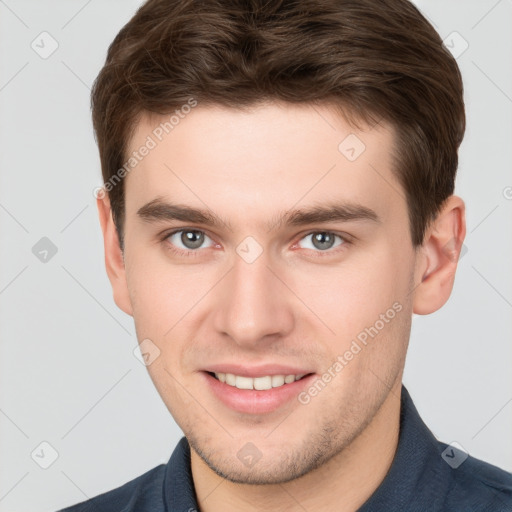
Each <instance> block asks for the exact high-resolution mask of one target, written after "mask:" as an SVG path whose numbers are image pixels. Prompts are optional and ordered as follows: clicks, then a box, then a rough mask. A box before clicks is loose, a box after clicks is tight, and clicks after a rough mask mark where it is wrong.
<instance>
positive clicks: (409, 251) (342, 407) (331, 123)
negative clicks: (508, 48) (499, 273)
mask: <svg viewBox="0 0 512 512" xmlns="http://www.w3.org/2000/svg"><path fill="white" fill-rule="evenodd" d="M92 105H93V121H94V128H95V133H96V136H97V140H98V145H99V150H100V156H101V162H102V172H103V177H104V182H105V186H104V192H105V193H101V194H99V195H98V210H99V215H100V222H101V227H102V231H103V236H104V242H105V262H106V268H107V273H108V276H109V279H110V281H111V284H112V288H113V293H114V299H115V302H116V304H117V305H118V306H119V307H120V308H121V309H122V310H123V311H124V312H126V313H127V314H129V315H132V316H133V318H134V321H135V328H136V332H137V338H138V340H139V343H140V345H141V350H142V352H143V353H144V357H145V360H146V364H147V367H148V371H149V374H150V377H151V379H152V380H153V382H154V384H155V386H156V388H157V390H158V392H159V393H160V395H161V397H162V399H163V401H164V402H165V404H166V406H167V407H168V409H169V411H170V413H171V414H172V416H173V418H174V419H175V421H176V422H177V424H178V425H179V427H180V428H181V429H182V431H183V433H184V434H185V436H184V437H183V438H182V439H181V441H180V442H179V444H178V446H177V447H176V449H175V450H174V453H173V455H172V456H171V458H170V460H169V462H168V464H166V465H163V464H162V465H160V466H158V467H156V468H154V469H152V470H151V471H149V472H147V473H145V474H144V475H142V476H140V477H138V478H136V479H134V480H132V481H131V482H128V483H126V484H125V485H123V486H122V487H120V488H118V489H115V490H113V491H110V492H107V493H105V494H103V495H101V496H98V497H96V498H94V499H92V500H89V501H87V502H84V503H82V504H78V505H76V506H74V507H70V508H68V509H66V510H67V511H73V512H75V511H82V510H83V511H85V510H98V511H109V512H112V511H117V510H119V511H121V510H122V511H125V512H127V511H146V510H147V511H152V512H156V511H182V512H185V511H193V510H200V511H201V512H211V511H218V510H222V511H223V512H230V511H234V510H237V511H239V510H243V511H274V510H279V511H295V510H317V511H332V510H336V511H344V512H346V511H356V510H359V511H364V512H369V511H391V510H393V511H394V510H406V511H408V512H411V511H413V512H414V511H420V510H421V511H425V510H429V511H453V510H460V511H493V512H495V511H506V510H507V511H510V510H512V475H511V474H509V473H507V472H505V471H503V470H501V469H499V468H497V467H495V466H492V465H490V464H487V463H485V462H483V461H480V460H477V459H475V458H473V457H466V454H464V453H462V452H461V451H460V450H458V449H457V448H456V447H452V446H447V445H446V444H444V443H441V442H439V441H437V440H436V439H435V437H434V436H433V435H432V433H431V432H430V431H429V430H428V428H427V427H426V426H425V424H424V423H423V422H422V420H421V418H420V417H419V416H418V413H417V411H416V409H415V407H414V405H413V403H412V400H411V397H410V396H409V394H408V392H407V390H406V389H405V387H403V385H402V374H403V368H404V364H405V356H406V351H407V346H408V342H409V336H410V327H411V317H412V314H413V313H416V314H420V315H425V314H429V313H432V312H434V311H436V310H438V309H439V308H441V307H442V306H443V305H444V304H445V303H446V301H447V300H448V298H449V296H450V293H451V290H452V286H453V282H454V277H455V271H456V268H457V261H458V256H459V253H460V249H461V245H462V241H463V240H464V237H465V233H466V225H465V206H464V202H463V200H462V199H461V198H460V197H458V196H455V195H453V191H454V180H455V175H456V170H457V150H458V147H459V145H460V143H461V141H462V138H463V133H464V128H465V116H464V104H463V88H462V81H461V76H460V73H459V70H458V67H457V65H456V63H455V61H454V59H453V58H452V56H451V55H450V54H449V53H448V51H447V50H446V49H445V48H444V47H443V45H442V42H441V40H440V38H439V36H438V34H437V33H436V32H435V31H434V29H433V28H432V27H431V25H430V24H429V23H428V22H427V21H426V20H425V19H424V18H423V16H422V15H421V14H420V13H419V12H418V10H417V9H416V8H415V7H414V6H413V5H412V4H411V3H409V2H408V1H406V0H378V1H377V0H358V1H357V2H355V1H350V0H297V1H280V0H275V1H268V0H251V1H231V2H228V1H226V2H216V1H213V0H185V1H179V2H178V1H170V0H165V1H164V0H149V1H148V2H147V3H145V4H144V5H143V6H142V7H141V8H140V10H139V11H138V12H137V13H136V15H135V16H134V17H133V18H132V20H131V21H130V22H129V23H128V24H127V25H126V26H125V27H124V28H123V29H122V30H121V31H120V33H119V34H118V36H117V37H116V39H115V40H114V42H113V43H112V45H111V47H110V48H109V52H108V56H107V61H106V64H105V66H104V68H103V69H102V71H101V73H100V75H99V77H98V79H97V81H96V83H95V85H94V89H93V93H92Z"/></svg>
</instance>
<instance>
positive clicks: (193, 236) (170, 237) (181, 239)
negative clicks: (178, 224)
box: [164, 229, 214, 254]
mask: <svg viewBox="0 0 512 512" xmlns="http://www.w3.org/2000/svg"><path fill="white" fill-rule="evenodd" d="M206 239H208V240H210V241H211V242H212V244H211V245H210V246H209V247H212V246H213V245H214V244H213V241H212V240H211V238H210V237H209V236H208V235H206V234H205V233H204V231H200V230H197V229H180V230H176V231H173V232H172V233H169V234H167V235H165V237H164V240H165V241H167V242H168V243H169V245H170V246H171V248H172V250H173V251H175V252H178V253H181V254H186V253H190V252H197V251H196V250H195V249H200V248H201V246H202V245H203V244H204V242H205V240H206Z"/></svg>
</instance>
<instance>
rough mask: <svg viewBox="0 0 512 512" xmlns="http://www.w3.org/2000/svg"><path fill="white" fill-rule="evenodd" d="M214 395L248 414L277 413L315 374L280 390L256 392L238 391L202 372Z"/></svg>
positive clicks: (250, 390) (281, 387)
mask: <svg viewBox="0 0 512 512" xmlns="http://www.w3.org/2000/svg"><path fill="white" fill-rule="evenodd" d="M201 373H202V374H203V375H204V377H205V379H206V382H207V384H208V386H209V387H210V389H211V390H212V392H213V394H214V395H215V396H216V397H217V398H218V399H219V400H220V401H221V402H222V403H223V404H224V405H227V406H228V407H229V408H231V409H234V410H235V411H238V412H243V413H246V414H264V413H269V412H272V411H275V410H276V409H278V408H279V407H281V406H283V405H284V404H285V403H287V402H289V401H290V400H292V399H294V398H297V396H298V395H299V393H300V392H301V391H302V390H303V389H304V388H305V387H306V386H308V385H309V384H310V382H311V380H312V379H313V378H314V376H315V374H313V373H312V374H310V375H307V376H306V377H303V378H302V379H300V380H296V381H295V382H291V383H290V384H284V385H283V386H279V387H278V388H272V389H266V390H261V391H260V390H255V389H238V388H235V387H234V386H230V385H229V384H225V383H224V382H221V381H220V380H218V379H216V378H215V377H212V376H211V375H210V374H209V373H207V372H201Z"/></svg>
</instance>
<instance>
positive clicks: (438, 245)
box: [413, 195, 466, 315]
mask: <svg viewBox="0 0 512 512" xmlns="http://www.w3.org/2000/svg"><path fill="white" fill-rule="evenodd" d="M465 237H466V207H465V204H464V201H463V200H462V199H461V198H460V197H458V196H454V195H452V196H450V197H449V198H448V199H447V200H446V201H445V203H444V206H443V208H442V209H441V211H440V212H439V214H438V215H437V217H436V219H435V221H434V222H433V223H432V224H431V225H430V226H429V228H428V229H427V231H426V233H425V238H424V239H423V244H422V246H421V248H419V249H418V252H419V254H418V257H417V260H416V270H415V283H419V284H416V288H415V290H414V300H413V312H414V313H416V314H418V315H428V314H429V313H433V312H434V311H437V310H438V309H440V308H441V307H442V306H443V305H444V304H445V303H446V301H447V300H448V298H449V297H450V294H451V292H452V288H453V283H454V280H455V271H456V270H457V263H458V261H459V256H460V251H461V249H462V242H463V241H464V238H465Z"/></svg>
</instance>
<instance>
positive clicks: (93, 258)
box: [0, 0, 512, 512]
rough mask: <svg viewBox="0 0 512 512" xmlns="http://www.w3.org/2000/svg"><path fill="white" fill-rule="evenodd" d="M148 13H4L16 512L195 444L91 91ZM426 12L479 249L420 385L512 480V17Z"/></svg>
mask: <svg viewBox="0 0 512 512" xmlns="http://www.w3.org/2000/svg"><path fill="white" fill-rule="evenodd" d="M139 4H140V1H135V0H131V1H127V0H110V1H105V0H103V1H100V0H89V1H86V0H61V1H57V0H52V1H41V0H31V1H30V0H5V1H1V0H0V262H1V264H0V339H1V346H0V433H1V436H0V450H1V452H0V460H1V461H2V463H1V465H0V511H10V512H12V511H16V512H19V511H29V510H30V511H32V512H38V511H51V510H55V509H57V508H60V507H63V506H64V505H69V504H71V503H75V502H78V501H81V500H84V499H86V498H87V497H91V496H94V495H96V494H98V493H100V492H104V491H107V490H109V489H112V488H114V487H117V486H119V485H121V484H123V483H125V482H126V481H128V480H130V479H132V478H134V477H136V476H138V475H140V474H142V473H143V472H145V471H147V470H149V469H150V468H152V467H154V466H156V465H157V464H159V463H163V462H166V461H167V460H168V458H169V456H170V454H171V452H172V450H173V448H174V446H175V445H176V443H177V441H178V439H179V438H180V437H181V436H182V432H181V430H180V429H179V428H178V427H177V425H176V424H175V423H174V420H173V419H172V417H171V416H170V414H169V413H168V412H167V409H166V408H165V406H164V405H163V403H162V402H161V400H160V398H159V396H158V394H157V392H156V390H155V389H154V388H153V385H152V383H151V381H150V379H149V376H148V375H147V372H146V369H145V367H144V366H143V365H142V364H141V363H140V362H139V360H138V359H136V357H135V356H134V354H133V349H134V348H135V347H136V343H137V342H136V338H135V333H134V328H133V321H132V319H131V317H129V316H127V315H125V314H124V313H123V312H121V311H120V310H118V308H117V307H116V305H115V304H114V302H113V299H112V292H111V288H110V284H109V282H108V279H107V276H106V273H105V269H104V261H103V246H102V238H101V231H100V226H99V222H98V219H97V212H96V206H95V199H94V197H93V189H94V188H95V187H96V186H98V185H100V184H101V179H100V176H101V175H100V168H99V158H98V155H97V149H96V145H95V142H94V138H93V134H92V127H91V121H90V112H89V92H90V91H89V89H90V86H91V84H92V82H93V80H94V78H95V77H96V75H97V73H98V71H99V70H100V68H101V66H102V64H103V61H104V58H105V54H106V50H107V47H108V45H109V43H110V42H111V40H112V39H113V37H114V36H115V34H116V33H117V32H118V30H119V29H120V28H121V27H122V25H123V24H124V23H126V21H128V19H129V18H130V17H131V16H132V14H133V13H134V11H135V9H136V7H137V6H138V5H139ZM418 5H419V7H420V8H421V9H422V10H423V12H424V13H425V14H426V15H427V16H428V17H429V18H430V20H431V21H432V22H433V24H434V26H435V27H436V29H437V30H438V32H439V33H440V34H441V36H442V37H443V39H444V38H447V41H448V44H449V45H450V46H453V50H452V51H454V52H457V53H458V54H459V53H460V55H459V56H458V62H459V65H460V67H461V70H462V73H463V77H464V80H465V87H466V103H467V115H468V130H467V134H466V138H465V141H464V143H463V145H462V148H461V152H460V168H459V176H458V181H457V187H456V193H457V194H459V195H461V196H462V197H463V198H464V199H465V201H466V205H467V225H468V234H467V238H466V241H465V246H466V248H467V252H466V253H465V254H464V256H463V257H462V258H461V260H460V263H459V269H458V273H457V277H456V282H455V286H454V290H453V293H452V296H451V298H450V300H449V302H448V303H447V304H446V306H445V307H443V308H442V309H441V310H440V311H438V312H436V313H434V314H432V315H430V316H416V317H415V319H414V322H413V332H412V339H411V346H410V351H409V354H408V360H407V365H406V372H405V378H404V382H405V384H406V386H407V387H408V389H409V391H410V393H411V395H412V397H413V399H414V400H415V402H416V405H417V407H418V409H419V412H420V414H422V416H423V418H424V420H425V421H426V423H427V424H428V425H429V427H430V428H431V429H432V431H433V432H434V434H435V435H436V436H437V437H438V438H440V439H441V440H443V441H445V442H447V443H450V442H452V441H455V442H457V443H459V444H460V445H461V446H462V447H464V449H465V450H466V451H468V452H469V453H470V454H472V455H474V456H476V457H479V458H483V459H485V460H487V461H489V462H491V463H493V464H496V465H498V466H501V467H503V468H504V469H507V470H509V471H512V436H511V432H512V372H511V371H510V368H511V363H512V347H511V343H510V340H511V331H512V322H511V318H512V315H511V312H512V268H511V266H510V261H511V260H512V258H511V254H512V237H511V236H510V235H511V233H512V229H511V227H512V226H511V224H512V219H511V209H512V200H511V198H512V175H511V173H510V167H511V163H512V155H511V145H512V144H511V141H512V133H511V132H512V116H511V113H512V69H511V66H510V62H512V35H511V34H512V31H511V30H510V20H511V19H512V2H511V0H500V1H496V0H489V1H487V0H479V1H468V0H451V1H450V2H447V1H445V0H442V1H441V0H436V1H432V0H428V1H426V0H424V1H421V2H418ZM43 31H47V32H48V33H49V34H51V38H53V39H54V40H55V41H57V42H58V45H59V46H58V48H57V50H56V51H55V52H54V53H53V54H52V55H50V56H47V58H42V57H41V56H40V53H41V52H43V53H44V52H48V51H49V50H50V49H51V44H52V40H51V39H50V38H49V36H39V34H41V32H43ZM453 32H457V34H453ZM42 38H43V41H42V42H41V39H42ZM34 40H35V43H34V45H36V44H37V45H39V46H36V48H37V51H39V53H37V52H36V51H35V50H34V49H33V48H32V47H31V44H32V41H34ZM465 41H466V42H467V44H468V45H469V46H468V48H467V49H466V50H465V51H464V52H463V53H461V52H462V50H464V48H465ZM44 56H45V57H46V55H44ZM43 237H47V238H48V239H49V240H51V242H52V244H53V245H54V246H55V247H56V249H57V253H56V254H55V255H53V256H52V252H51V251H50V252H49V253H48V255H47V256H46V259H47V261H46V262H43V261H40V259H39V258H38V257H36V255H35V254H34V253H33V247H34V246H36V244H37V243H38V242H39V243H40V244H42V245H41V247H42V248H43V249H44V247H48V242H47V241H42V242H40V240H41V238H43ZM45 244H46V245H45ZM36 247H37V248H38V250H39V251H41V250H43V249H41V247H39V246H36ZM35 252H36V253H37V252H38V251H35ZM39 256H40V257H42V255H41V254H40V255H39ZM42 442H46V443H49V444H50V445H51V447H49V446H48V445H41V443H42ZM53 450H55V452H57V454H58V457H57V458H56V460H54V461H53V458H55V455H54V452H53ZM50 463H51V465H49V467H48V468H47V469H43V468H42V467H41V465H47V464H50Z"/></svg>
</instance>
